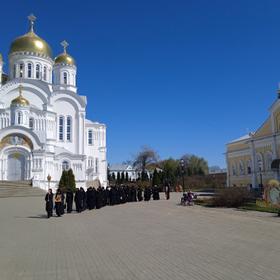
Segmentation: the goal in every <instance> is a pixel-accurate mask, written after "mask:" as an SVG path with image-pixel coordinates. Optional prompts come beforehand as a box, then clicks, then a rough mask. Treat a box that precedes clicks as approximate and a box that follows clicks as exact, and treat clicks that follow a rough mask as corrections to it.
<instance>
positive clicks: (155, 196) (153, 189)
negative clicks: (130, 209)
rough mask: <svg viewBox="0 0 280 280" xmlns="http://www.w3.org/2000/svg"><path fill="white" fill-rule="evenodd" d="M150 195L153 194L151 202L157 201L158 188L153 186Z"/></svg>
mask: <svg viewBox="0 0 280 280" xmlns="http://www.w3.org/2000/svg"><path fill="white" fill-rule="evenodd" d="M152 193H153V200H159V187H158V186H157V185H155V186H154V187H153V188H152Z"/></svg>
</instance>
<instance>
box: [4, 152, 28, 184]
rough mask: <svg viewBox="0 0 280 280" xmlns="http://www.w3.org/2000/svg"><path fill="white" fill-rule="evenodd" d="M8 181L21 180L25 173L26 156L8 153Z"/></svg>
mask: <svg viewBox="0 0 280 280" xmlns="http://www.w3.org/2000/svg"><path fill="white" fill-rule="evenodd" d="M7 161H8V174H7V180H8V181H22V180H24V179H25V174H26V157H25V155H24V154H21V153H19V152H14V153H11V154H9V155H8V158H7Z"/></svg>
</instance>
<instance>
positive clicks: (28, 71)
mask: <svg viewBox="0 0 280 280" xmlns="http://www.w3.org/2000/svg"><path fill="white" fill-rule="evenodd" d="M27 77H28V78H31V77H32V64H31V63H28V64H27Z"/></svg>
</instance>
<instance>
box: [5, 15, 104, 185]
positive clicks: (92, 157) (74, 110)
mask: <svg viewBox="0 0 280 280" xmlns="http://www.w3.org/2000/svg"><path fill="white" fill-rule="evenodd" d="M28 19H29V21H30V30H29V32H28V33H26V34H24V35H23V36H20V37H18V38H16V39H15V40H14V41H13V42H12V44H11V46H10V50H9V63H8V67H9V71H8V74H5V73H4V72H3V58H2V55H1V54H0V180H8V181H23V180H32V183H33V186H35V187H40V188H42V189H47V188H48V186H51V187H53V188H56V187H57V186H58V182H59V179H60V176H61V173H62V171H63V170H67V169H70V168H72V170H73V172H74V174H75V178H76V184H77V186H78V187H80V186H84V187H86V186H89V185H91V184H94V183H95V184H96V182H98V184H101V185H103V186H106V184H107V161H106V126H105V125H104V124H101V123H98V122H93V121H90V120H88V119H86V105H87V99H86V96H82V95H79V94H78V92H77V86H76V74H77V66H76V63H75V60H74V59H73V57H72V56H70V55H69V54H68V53H67V50H66V48H67V46H68V44H67V42H66V41H63V42H62V46H63V47H64V51H63V52H62V53H61V54H59V55H58V56H57V57H55V58H54V59H53V56H52V50H51V48H50V46H49V45H48V43H47V42H46V41H45V40H43V39H42V38H40V37H39V36H38V35H37V34H35V32H34V22H35V19H36V18H35V17H34V16H33V15H31V16H29V17H28Z"/></svg>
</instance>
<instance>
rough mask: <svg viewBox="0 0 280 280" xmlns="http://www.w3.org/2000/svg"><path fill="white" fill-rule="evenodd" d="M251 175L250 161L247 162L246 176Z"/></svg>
mask: <svg viewBox="0 0 280 280" xmlns="http://www.w3.org/2000/svg"><path fill="white" fill-rule="evenodd" d="M251 173H252V164H251V160H248V161H247V174H251Z"/></svg>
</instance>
